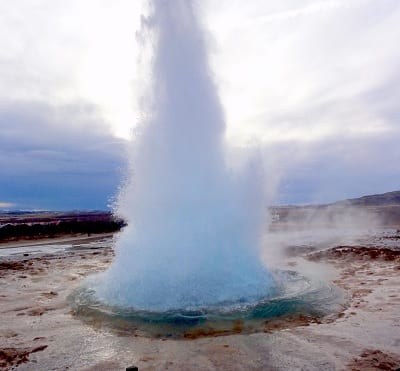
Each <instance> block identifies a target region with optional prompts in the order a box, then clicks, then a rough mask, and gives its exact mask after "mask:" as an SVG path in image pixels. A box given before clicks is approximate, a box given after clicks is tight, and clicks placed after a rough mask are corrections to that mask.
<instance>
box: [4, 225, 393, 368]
mask: <svg viewBox="0 0 400 371" xmlns="http://www.w3.org/2000/svg"><path fill="white" fill-rule="evenodd" d="M310 235H311V234H310V233H308V234H307V233H305V232H304V231H303V233H289V232H274V233H272V235H271V236H270V237H269V242H268V239H267V242H266V243H267V244H269V246H273V247H270V248H268V249H267V248H266V253H265V255H266V256H265V259H266V260H268V256H269V255H271V256H275V258H276V256H278V255H279V259H278V258H276V260H277V262H274V263H277V264H279V265H280V266H281V267H290V269H295V270H296V269H297V270H299V271H301V272H303V273H305V274H307V273H309V274H312V275H315V276H320V277H323V278H324V279H326V280H329V281H331V282H333V283H335V284H336V285H337V286H339V287H340V288H342V289H343V290H345V293H346V297H347V306H346V309H345V310H344V311H343V312H342V313H339V314H338V316H337V318H334V319H332V318H326V319H322V320H321V321H313V320H307V319H304V318H302V317H301V316H299V317H298V318H292V319H290V320H287V321H285V320H282V321H276V322H274V323H270V324H266V327H265V330H264V331H263V332H260V333H256V334H250V335H248V334H241V333H240V331H238V333H237V334H234V335H227V336H215V335H218V334H206V335H208V336H200V337H196V336H194V337H193V338H192V339H186V340H170V339H168V340H165V339H152V338H146V337H140V336H134V335H129V334H121V333H117V332H115V331H112V330H110V329H107V328H104V327H101V326H96V323H92V324H87V323H84V322H82V321H81V320H80V319H79V318H77V317H76V316H74V314H73V313H72V311H71V308H70V306H69V305H68V303H67V300H66V298H67V297H68V295H69V294H70V293H71V292H72V291H73V290H74V289H75V288H77V287H78V286H79V284H80V283H81V282H82V280H83V278H84V277H85V276H87V275H88V274H90V273H92V272H97V271H100V270H104V269H105V268H106V267H107V266H108V265H109V264H110V262H111V261H112V258H113V250H112V248H111V246H112V244H113V243H112V237H110V236H101V237H96V238H90V239H85V240H83V239H80V240H76V241H74V240H71V239H68V240H58V241H52V242H51V245H46V244H48V243H49V242H46V241H42V242H40V243H39V244H37V243H36V244H35V245H33V246H32V245H28V246H23V247H21V246H20V247H18V246H19V245H18V243H13V245H2V248H1V249H0V315H1V317H0V318H1V322H0V369H13V368H17V369H18V370H125V369H126V367H128V366H133V365H135V366H137V367H138V368H139V370H159V369H171V370H191V369H199V370H200V369H201V370H217V369H218V370H259V369H263V370H374V369H382V370H396V369H398V368H399V367H400V314H399V313H400V279H399V278H400V233H399V232H398V231H396V229H386V230H383V229H380V230H377V231H370V232H368V233H367V232H365V233H364V234H362V235H361V236H360V234H357V235H356V234H355V233H354V234H351V233H350V234H349V233H347V234H346V236H345V237H344V235H342V234H340V233H336V234H335V235H334V236H333V237H332V238H328V239H327V238H326V235H327V234H326V233H325V234H322V233H321V236H324V238H322V237H321V238H320V237H318V235H317V236H316V235H315V234H312V239H310V238H309V236H310ZM20 245H23V243H21V244H20ZM7 248H8V249H7ZM271 249H279V254H275V253H274V252H273V251H272V252H271Z"/></svg>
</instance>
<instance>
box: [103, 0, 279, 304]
mask: <svg viewBox="0 0 400 371" xmlns="http://www.w3.org/2000/svg"><path fill="white" fill-rule="evenodd" d="M143 23H144V27H145V32H146V33H145V38H146V39H147V41H148V40H151V41H152V42H153V43H154V55H153V63H152V71H151V72H152V82H151V89H150V91H149V92H147V94H146V96H145V97H144V100H143V102H142V103H143V104H144V110H145V112H144V117H145V120H144V122H143V125H141V129H140V130H139V131H138V133H137V136H136V138H135V140H134V142H133V144H132V148H131V150H130V160H131V169H130V176H129V180H128V182H127V184H125V185H124V187H123V189H122V191H121V194H120V197H119V203H118V213H119V214H120V215H122V216H123V217H124V218H126V220H127V221H128V227H126V229H125V230H124V231H123V232H122V234H121V235H120V237H119V239H118V240H117V245H116V247H117V248H116V258H115V261H114V263H113V264H112V266H111V267H110V269H109V270H108V271H107V272H105V274H104V275H103V276H102V277H101V278H100V280H99V284H98V285H97V286H98V287H97V292H98V295H99V296H100V298H102V299H103V300H105V301H107V302H109V303H111V304H115V305H120V306H128V307H133V308H135V309H144V310H151V311H163V310H169V309H177V308H199V307H205V306H210V305H214V304H219V303H222V302H235V301H240V300H244V301H252V300H258V299H259V298H260V297H264V296H266V295H268V292H269V290H270V288H271V286H272V280H271V277H270V275H269V274H268V272H267V271H266V270H265V267H264V266H263V265H262V263H261V261H260V258H259V254H260V244H261V237H262V233H263V229H264V225H265V213H266V210H265V199H264V192H263V189H262V187H263V179H262V177H263V172H262V166H261V163H260V161H259V160H258V158H254V159H253V160H250V161H247V164H246V166H244V167H243V169H241V170H240V171H233V170H232V169H230V168H228V166H227V164H226V159H225V155H226V146H225V142H224V132H225V125H224V118H223V112H222V109H221V105H220V101H219V98H218V94H217V90H216V87H215V85H214V83H213V80H212V78H211V76H210V75H211V73H210V70H209V67H208V62H207V53H206V45H205V41H204V36H203V31H202V30H201V27H200V25H199V23H198V20H197V18H196V15H195V10H194V5H193V2H192V1H188V0H176V1H175V0H174V1H166V0H154V1H153V2H152V15H151V16H150V17H149V18H146V19H145V20H144V22H143ZM150 38H151V39H150Z"/></svg>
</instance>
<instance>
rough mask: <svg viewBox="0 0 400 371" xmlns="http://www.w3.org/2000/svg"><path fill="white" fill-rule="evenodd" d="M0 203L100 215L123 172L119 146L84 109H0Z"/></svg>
mask: <svg viewBox="0 0 400 371" xmlns="http://www.w3.org/2000/svg"><path fill="white" fill-rule="evenodd" d="M0 127H1V131H0V169H1V170H0V179H1V183H0V197H1V198H2V199H5V200H7V202H11V203H14V204H16V205H17V207H19V208H41V209H45V208H49V209H74V208H76V209H79V208H89V209H102V208H105V207H106V206H107V203H108V202H109V201H110V199H111V198H112V197H113V195H115V193H116V192H117V189H118V185H119V182H120V180H121V178H122V175H123V168H124V161H125V160H124V142H123V141H122V140H118V139H116V138H114V137H113V136H112V135H111V134H110V132H109V128H108V126H107V125H106V124H105V123H104V122H103V121H102V119H101V115H100V113H99V112H98V111H97V110H96V108H95V107H93V106H92V105H88V104H82V103H79V104H78V103H76V104H70V105H68V106H54V105H48V104H44V103H36V102H12V103H10V102H9V103H8V104H5V103H3V104H2V105H1V106H0Z"/></svg>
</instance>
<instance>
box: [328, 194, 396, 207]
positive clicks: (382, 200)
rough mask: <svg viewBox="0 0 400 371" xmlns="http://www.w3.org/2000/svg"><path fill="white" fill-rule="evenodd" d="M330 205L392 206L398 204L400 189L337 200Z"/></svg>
mask: <svg viewBox="0 0 400 371" xmlns="http://www.w3.org/2000/svg"><path fill="white" fill-rule="evenodd" d="M332 205H336V206H389V205H390V206H394V205H400V191H393V192H387V193H382V194H378V195H369V196H363V197H359V198H351V199H348V200H343V201H338V202H335V203H333V204H332Z"/></svg>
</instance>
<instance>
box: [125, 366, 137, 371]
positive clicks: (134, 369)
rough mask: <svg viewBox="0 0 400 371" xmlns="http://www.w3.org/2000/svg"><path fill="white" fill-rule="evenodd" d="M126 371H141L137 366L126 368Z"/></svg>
mask: <svg viewBox="0 0 400 371" xmlns="http://www.w3.org/2000/svg"><path fill="white" fill-rule="evenodd" d="M126 371H139V368H137V367H136V366H129V367H127V368H126Z"/></svg>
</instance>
